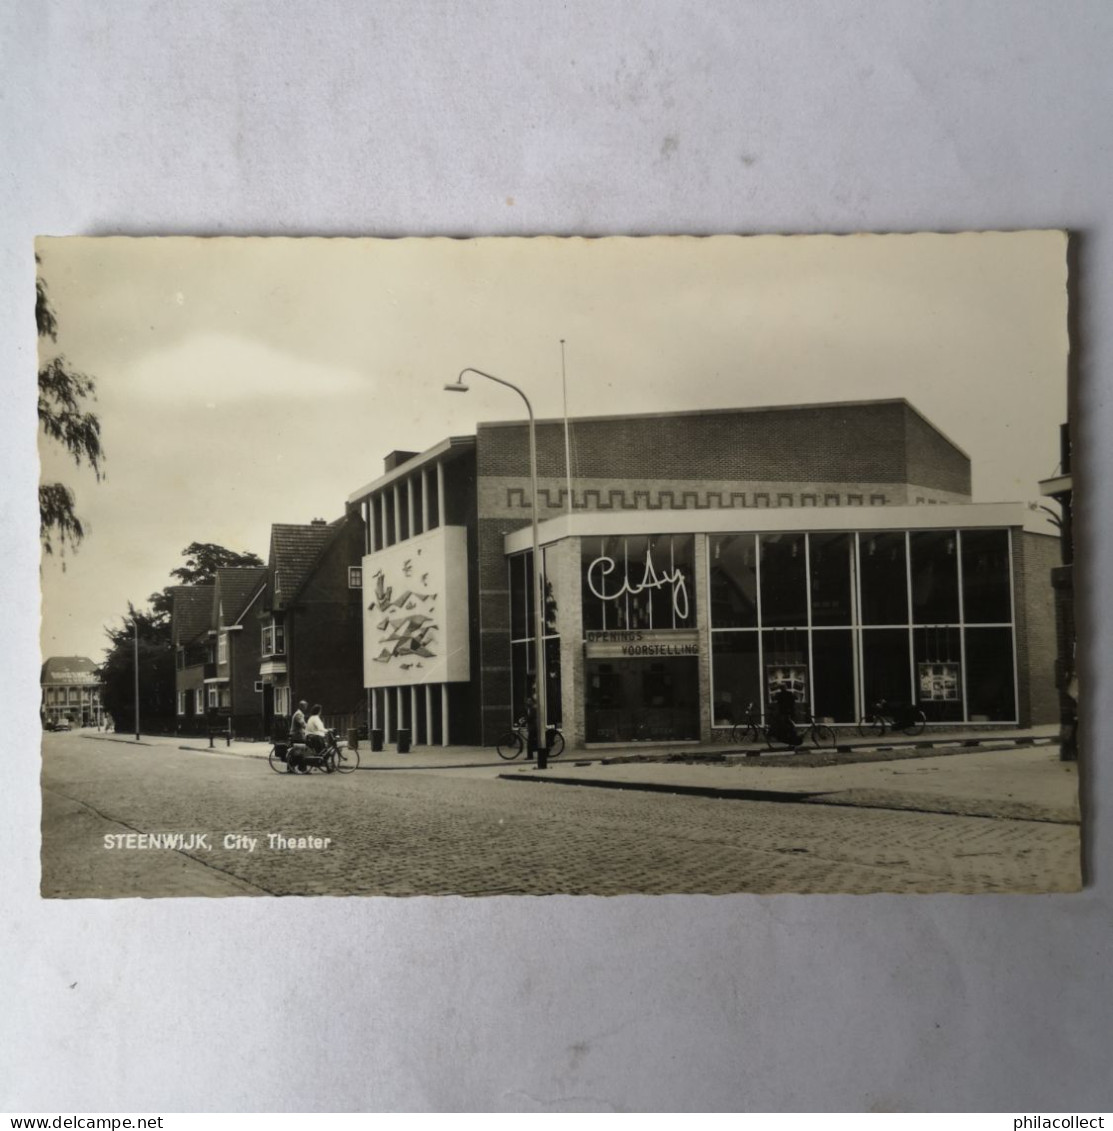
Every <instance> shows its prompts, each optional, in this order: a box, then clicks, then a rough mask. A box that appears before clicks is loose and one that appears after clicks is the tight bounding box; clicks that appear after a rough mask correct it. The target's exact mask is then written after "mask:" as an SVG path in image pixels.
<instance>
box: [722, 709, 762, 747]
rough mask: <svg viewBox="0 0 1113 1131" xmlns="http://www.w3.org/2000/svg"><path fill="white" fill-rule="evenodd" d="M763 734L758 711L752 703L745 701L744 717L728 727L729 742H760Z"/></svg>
mask: <svg viewBox="0 0 1113 1131" xmlns="http://www.w3.org/2000/svg"><path fill="white" fill-rule="evenodd" d="M764 734H765V727H764V725H763V724H762V721H761V715H760V713H759V712H758V710H757V708H756V707H755V706H754V705H753V703H747V704H746V714H745V717H744V718H743V719H742V720H741V721H740V722H737V723H735V724H734V726H732V727H731V728H730V740H731V742H760V741H761V739H762V737H763V736H764Z"/></svg>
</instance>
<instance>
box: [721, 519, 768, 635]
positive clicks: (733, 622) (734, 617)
mask: <svg viewBox="0 0 1113 1131" xmlns="http://www.w3.org/2000/svg"><path fill="white" fill-rule="evenodd" d="M710 553H711V624H712V626H713V627H714V628H756V627H757V539H756V537H755V536H754V535H753V534H716V535H712V536H711V539H710Z"/></svg>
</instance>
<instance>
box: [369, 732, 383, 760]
mask: <svg viewBox="0 0 1113 1131" xmlns="http://www.w3.org/2000/svg"><path fill="white" fill-rule="evenodd" d="M382 749H383V731H382V728H381V727H373V728H372V729H371V753H372V754H381V753H382Z"/></svg>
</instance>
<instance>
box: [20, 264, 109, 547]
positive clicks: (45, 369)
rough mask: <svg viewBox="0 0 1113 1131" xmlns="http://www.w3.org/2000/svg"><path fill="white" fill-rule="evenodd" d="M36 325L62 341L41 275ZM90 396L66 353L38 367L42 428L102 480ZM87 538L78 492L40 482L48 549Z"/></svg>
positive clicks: (90, 387)
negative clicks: (80, 512) (79, 512)
mask: <svg viewBox="0 0 1113 1131" xmlns="http://www.w3.org/2000/svg"><path fill="white" fill-rule="evenodd" d="M36 262H38V258H37V257H36ZM35 323H36V326H37V327H38V332H39V340H40V341H44V340H49V341H51V342H56V341H57V340H58V320H57V318H56V317H55V314H54V311H53V309H52V308H51V305H50V299H49V298H48V297H47V293H46V284H45V283H44V282H43V280H42V279H41V278H39V279H36V281H35ZM90 400H96V383H95V382H94V380H93V378H92V377H90V376H88V375H87V374H85V373H81V372H80V371H79V370H76V369H74V368H72V367H71V365H70V363H69V362H68V361H67V360H66V357H65V355H64V354H58V355H57V356H55V357H53V358H51V359H50V360H49V361H47V362H46V363H45V364H43V365H41V366H40V367H39V409H38V411H39V426H40V427H41V428H42V430H43V432H44V433H45V434H46V436H47V437H48V438H49V439H51V440H54V441H56V442H57V443H59V444H61V445H62V447H63V448H65V449H66V451H67V452H69V454H70V455H71V456H72V457H73V461H74V463H75V464H76V465H77V466H78V467H81V466H82V465H83V464H85V465H87V466H88V467H90V468H92V470H93V473H94V475H96V477H97V481H98V482H99V481H100V480H101V478H102V477H103V472H102V466H101V465H102V463H103V461H104V450H103V449H102V447H101V442H100V420H99V419H98V418H97V416H96V415H95V414H94V413H92V412H90V411H89V409H88V408H87V402H88V401H90ZM84 536H85V527H84V526H83V524H82V522H81V520H80V519H79V518H78V517H77V513H76V510H75V500H74V495H73V491H72V490H70V488H69V487H67V486H66V485H65V484H64V483H40V484H39V538H40V540H41V542H42V547H43V552H44V553H47V554H53V553H54V546H55V542H57V544H58V545H59V546H60V547H61V548H62V550H63V551H64V550H65V547H66V546H67V545H69V546H70V547H72V548H73V549H76V548H77V546H78V544H79V543H80V542H81V539H82V538H84Z"/></svg>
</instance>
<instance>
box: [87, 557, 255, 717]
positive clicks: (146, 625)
mask: <svg viewBox="0 0 1113 1131" xmlns="http://www.w3.org/2000/svg"><path fill="white" fill-rule="evenodd" d="M182 557H184V558H185V559H186V562H185V565H181V566H178V568H177V569H173V570H171V571H170V576H171V577H174V578H177V579H178V583H179V584H183V585H211V584H212V583H213V582H214V581H215V580H216V571H217V570H218V569H223V568H225V567H228V566H232V567H237V566H238V567H244V566H261V565H262V564H263V562H262V559H261V558H259V557H258V555H256V554H253V553H251V552H250V551H247V550H244V551H242V552H239V553H237V552H236V551H235V550H229V549H227V548H226V547H224V546H219V545H217V544H216V543H214V542H191V543H190V544H189V545H188V546H187V547H186V548H185V549H184V550H183V551H182ZM147 603H148V606H149V607H148V608H147V610H146V611H144V612H139V611H138V610H137V609H136V608H135V606H134V605H133V604H132V603H131V602H130V601H129V602H128V611H127V616H125V617H124V618H123V624H122V625H121V626H120V627H118V628H115V627H110V626H106V627H105V630H104V632H105V635H106V636H107V637H108V640H109V646H108V647H107V648H106V649H105V658H104V662H103V663H102V664H101V666H100V676H101V679H102V680H103V681H104V692H103V695H102V701H103V703H104V709H105V710H106V711H107V712H108V713H109V714H110V715H111V716H112V718H113V720H114V722H115V723H116V725H117V726H118V727H119V728H120V729H121V730H123V731H129V730H131V729H132V728H133V727H134V726H135V706H134V704H135V633H136V627H137V628H138V634H139V717H140V722H141V723H142V725H143V729H144V730H147V731H166V732H171V731H173V728H174V721H175V703H174V647H173V641H172V639H171V635H170V634H171V624H170V614H171V612H172V610H173V605H174V586H172V585H168V586H167V587H166V588H165V589H162V590H160V591H159V592H157V593H152V594H151V595H150V597H148V598H147ZM133 626H134V627H133Z"/></svg>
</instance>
